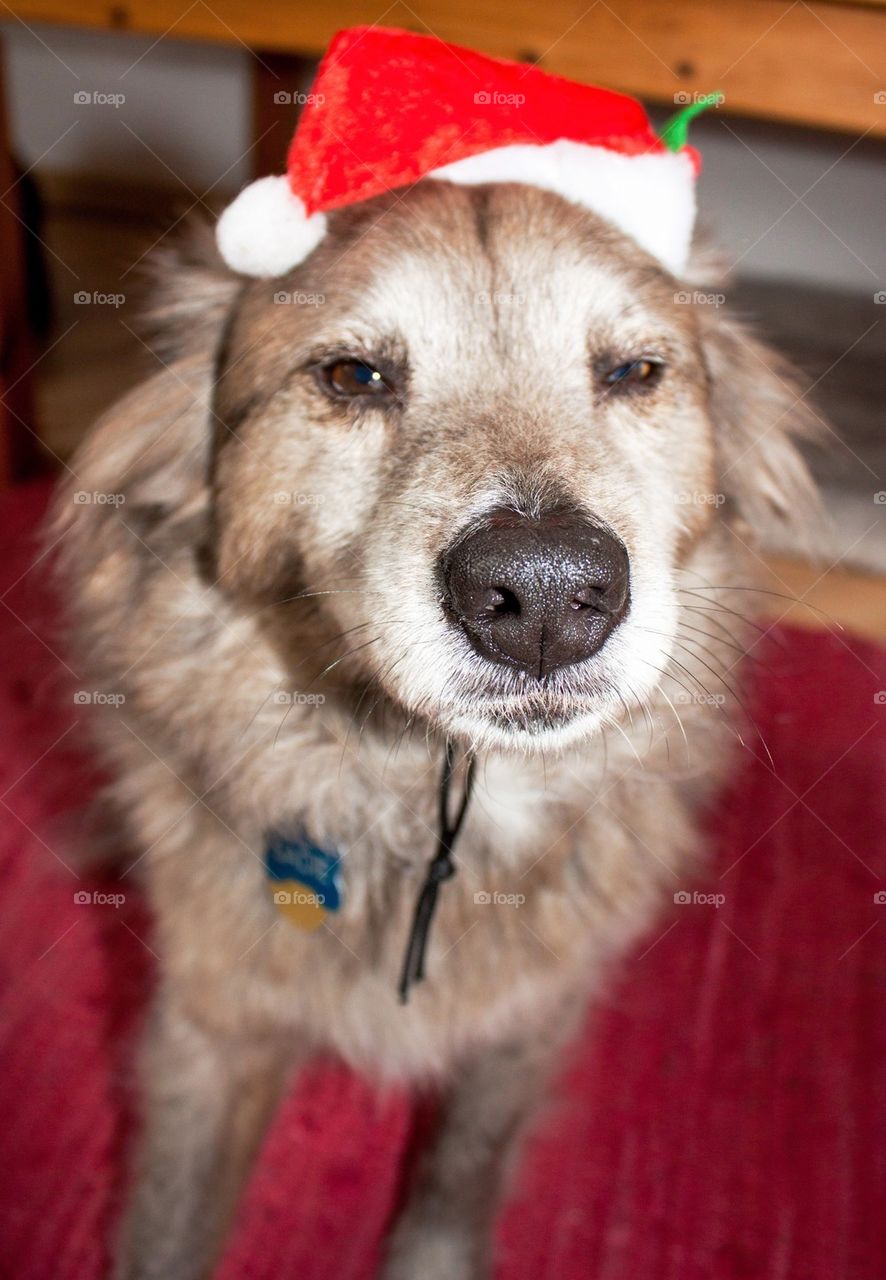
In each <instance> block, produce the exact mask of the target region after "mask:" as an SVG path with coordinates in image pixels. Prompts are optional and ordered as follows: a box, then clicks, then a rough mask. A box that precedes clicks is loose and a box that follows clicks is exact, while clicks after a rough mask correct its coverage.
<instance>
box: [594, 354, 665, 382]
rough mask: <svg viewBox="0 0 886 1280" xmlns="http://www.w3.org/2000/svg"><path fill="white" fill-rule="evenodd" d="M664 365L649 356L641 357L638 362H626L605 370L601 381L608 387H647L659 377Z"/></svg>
mask: <svg viewBox="0 0 886 1280" xmlns="http://www.w3.org/2000/svg"><path fill="white" fill-rule="evenodd" d="M663 369H664V364H663V362H662V361H661V360H655V359H653V358H652V357H651V356H641V357H640V358H639V359H638V360H626V361H625V362H624V363H623V364H618V365H616V366H615V368H614V369H607V370H606V371H605V373H604V374H603V381H604V382H605V383H606V384H607V385H608V386H610V387H623V386H639V385H640V384H644V383H645V384H646V385H649V384H650V383H653V382H657V381H658V379H659V378H660V377H661V374H662V370H663Z"/></svg>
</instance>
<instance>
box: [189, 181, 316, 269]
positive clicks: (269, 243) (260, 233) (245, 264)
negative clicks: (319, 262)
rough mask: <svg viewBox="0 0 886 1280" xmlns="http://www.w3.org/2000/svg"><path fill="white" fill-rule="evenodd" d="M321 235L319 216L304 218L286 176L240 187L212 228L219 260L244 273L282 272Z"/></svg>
mask: <svg viewBox="0 0 886 1280" xmlns="http://www.w3.org/2000/svg"><path fill="white" fill-rule="evenodd" d="M325 234H326V218H325V216H324V215H323V214H322V213H315V214H312V215H311V217H310V218H309V217H308V216H307V214H306V212H305V206H304V205H303V204H302V202H301V200H300V199H299V198H298V196H297V195H295V193H294V192H293V190H292V188H291V187H290V185H289V180H288V179H287V178H286V177H271V178H259V179H258V181H257V182H252V183H250V185H249V186H248V187H244V188H243V190H242V191H241V192H240V194H239V195H238V196H237V198H236V200H234V201H233V203H232V204H229V205H228V207H227V209H225V211H224V213H223V214H222V215H221V217H220V218H219V220H218V222H217V224H216V228H215V239H216V243H217V245H218V249H219V253H220V254H221V256H222V257H223V258H224V260H225V262H226V263H227V264H228V266H229V267H231V268H232V270H234V271H239V272H241V273H242V274H243V275H247V276H282V275H285V274H286V272H287V271H290V270H291V269H292V268H293V267H295V266H297V265H298V263H300V262H304V260H305V258H307V256H308V254H310V253H313V251H314V249H316V247H317V245H318V244H319V243H320V241H321V240H322V239H323V237H324V236H325Z"/></svg>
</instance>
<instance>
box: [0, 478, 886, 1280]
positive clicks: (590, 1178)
mask: <svg viewBox="0 0 886 1280" xmlns="http://www.w3.org/2000/svg"><path fill="white" fill-rule="evenodd" d="M44 499H45V494H44V492H43V491H42V490H40V489H36V490H25V491H22V492H19V493H16V494H15V495H14V496H13V497H12V498H7V499H6V500H5V501H4V503H3V505H2V510H0V527H2V528H3V529H4V530H5V531H6V535H7V536H6V539H5V543H6V551H5V555H4V557H3V563H2V569H0V576H2V585H0V592H2V593H5V594H3V595H2V600H3V608H2V609H0V673H2V680H0V698H2V724H3V728H4V734H3V739H2V746H0V876H2V885H3V890H2V892H3V899H2V901H3V910H2V915H0V1000H2V1039H0V1179H2V1190H0V1204H2V1209H0V1275H2V1276H3V1277H14V1280H98V1277H102V1276H105V1275H106V1274H107V1270H108V1261H107V1250H106V1246H105V1243H104V1241H105V1240H106V1237H107V1234H108V1231H109V1228H110V1226H111V1224H112V1223H113V1220H114V1215H115V1213H116V1211H117V1204H118V1200H119V1194H120V1192H119V1186H120V1178H121V1165H122V1154H123V1152H122V1135H123V1133H124V1131H125V1112H126V1105H125V1104H126V1084H127V1073H128V1069H129V1065H130V1062H131V1053H132V1043H133V1038H134V1034H135V1031H136V1030H137V1027H138V1019H139V1015H140V1011H141V1009H142V1007H143V1003H144V996H145V992H146V990H147V987H148V985H149V982H150V968H151V961H152V957H151V954H150V952H149V950H148V949H147V946H146V945H145V943H149V942H150V928H149V922H148V921H147V920H146V919H145V917H144V914H143V912H142V911H141V910H140V908H139V904H138V902H136V901H135V900H134V898H133V896H132V889H131V887H130V886H129V885H128V884H126V885H125V886H123V887H124V889H125V892H126V894H127V899H126V902H125V903H124V904H123V905H121V906H119V907H113V906H109V905H96V904H92V905H88V906H83V905H79V904H77V903H76V902H75V901H74V893H75V891H82V890H87V891H94V890H96V889H98V888H101V887H103V888H104V889H105V890H106V891H107V892H119V891H120V888H121V886H115V885H114V884H105V885H104V886H100V885H98V884H97V883H94V882H89V883H86V882H81V881H78V880H77V879H76V877H75V876H74V875H73V874H72V873H71V872H70V871H69V870H66V868H65V866H64V865H63V860H64V856H65V848H66V844H67V845H68V847H70V841H71V839H72V832H71V819H70V816H69V815H70V811H71V809H72V806H76V805H78V804H79V803H80V801H81V800H82V799H83V798H84V797H85V796H86V795H87V794H88V791H89V787H90V776H89V767H88V764H87V763H86V762H85V761H84V759H83V757H82V755H81V744H82V732H81V730H80V729H79V728H78V727H77V726H78V725H79V724H80V722H81V720H82V709H81V708H78V707H77V706H76V705H74V703H73V701H72V698H71V689H72V688H76V687H77V682H76V678H75V676H74V675H73V673H71V672H69V671H67V670H65V667H64V664H63V663H62V661H61V659H60V657H59V656H58V655H59V654H62V652H63V650H62V646H61V645H60V643H59V641H58V637H57V633H56V631H55V630H54V628H55V623H54V622H53V618H52V609H51V607H50V604H49V600H48V594H47V591H46V585H45V575H44V573H43V569H44V566H43V565H42V564H40V565H37V566H36V567H34V568H32V567H31V566H32V564H33V561H34V558H35V554H36V553H35V549H34V542H33V526H34V522H35V519H36V518H37V516H38V514H39V511H40V509H41V508H42V505H43V502H44ZM779 641H780V642H781V643H780V644H778V645H777V644H776V643H774V642H772V641H767V642H766V643H765V646H764V647H762V648H761V649H760V656H761V657H763V658H764V659H765V665H763V666H761V668H760V672H759V677H758V685H757V689H756V694H755V702H756V708H757V720H758V723H759V725H760V729H761V732H762V734H763V736H764V738H765V740H766V741H767V743H768V745H769V748H770V750H771V752H772V755H773V757H774V759H775V762H776V770H777V776H775V774H774V773H773V771H772V768H771V765H770V764H769V763H768V761H767V760H765V759H764V757H763V754H762V752H761V753H760V757H759V759H752V758H750V757H748V758H747V760H746V762H745V765H744V768H743V770H742V773H741V776H740V777H739V778H737V779H736V782H735V785H734V788H733V790H732V793H731V795H730V796H728V797H727V798H725V799H724V801H723V803H722V805H721V808H720V812H719V815H718V819H717V821H716V822H715V823H714V824H713V831H714V835H713V836H712V843H713V844H714V850H713V852H714V855H715V866H716V868H717V869H716V871H715V874H714V877H713V881H714V882H712V884H711V886H710V888H711V889H712V890H714V891H716V892H718V893H723V894H725V902H724V903H723V905H722V906H721V907H720V908H719V909H716V908H714V907H712V906H705V905H690V906H679V907H675V908H674V910H673V912H672V913H671V914H670V915H669V917H668V918H667V919H666V920H664V921H663V922H662V924H661V926H660V928H658V929H657V930H656V931H654V932H653V934H652V935H651V936H650V937H649V939H648V941H647V942H646V943H645V944H644V945H643V946H642V947H640V948H638V952H637V954H636V955H635V956H634V957H633V958H632V959H631V960H630V961H629V962H628V963H627V965H626V966H625V968H624V971H623V976H622V979H621V981H620V982H619V984H618V986H617V987H616V988H615V989H613V990H612V991H610V992H609V993H608V995H607V997H606V1000H605V1003H604V1007H603V1009H602V1010H601V1011H600V1013H599V1015H598V1017H597V1020H596V1021H597V1025H596V1029H595V1033H594V1035H593V1036H591V1035H588V1036H587V1037H586V1038H585V1039H584V1040H583V1041H582V1043H580V1044H579V1045H578V1046H577V1047H576V1051H575V1054H574V1056H573V1060H572V1062H571V1064H570V1065H569V1067H568V1069H567V1071H566V1072H565V1075H564V1078H563V1081H562V1083H561V1085H560V1088H559V1089H558V1092H557V1098H556V1101H555V1103H554V1105H553V1106H552V1107H551V1109H550V1111H549V1114H548V1116H547V1118H546V1122H545V1125H544V1126H543V1128H542V1131H541V1132H539V1134H538V1135H537V1138H536V1139H535V1141H534V1142H533V1143H532V1144H531V1147H530V1150H529V1152H528V1153H527V1158H526V1161H525V1164H524V1169H523V1174H522V1178H521V1185H520V1187H519V1190H518V1194H517V1196H516V1197H515V1199H514V1200H513V1202H512V1204H511V1206H510V1207H509V1208H508V1210H507V1211H506V1212H505V1214H504V1217H503V1220H502V1222H501V1223H500V1227H499V1262H498V1269H497V1276H498V1277H499V1280H545V1278H548V1280H554V1277H556V1280H578V1278H579V1277H582V1278H584V1280H739V1278H747V1280H882V1278H883V1277H886V1212H884V1206H886V1017H884V1011H886V963H884V961H886V901H884V902H883V904H882V905H880V904H878V903H877V902H876V901H875V893H876V892H877V891H878V890H880V889H881V888H883V889H884V890H886V847H884V845H886V698H884V702H883V703H880V702H878V701H877V699H876V694H877V692H878V691H879V690H886V653H883V652H881V651H879V650H877V649H875V648H873V647H872V646H870V645H866V644H864V643H862V642H860V641H857V640H852V639H847V638H845V637H844V638H842V639H838V638H836V637H833V636H828V635H809V634H803V633H800V632H794V631H787V630H785V631H782V632H781V633H780V635H779ZM63 820H64V826H63V825H62V821H63ZM60 859H61V860H60ZM720 877H722V878H720ZM142 939H144V940H145V941H144V942H143V941H142ZM411 1125H412V1119H411V1116H410V1113H409V1108H408V1105H407V1102H406V1100H405V1099H403V1098H399V1097H387V1098H381V1097H378V1096H377V1095H375V1094H374V1093H373V1092H372V1091H371V1090H370V1089H368V1088H367V1087H366V1086H365V1085H363V1084H362V1083H361V1082H360V1081H358V1080H356V1079H354V1078H353V1077H352V1076H350V1075H349V1074H348V1073H347V1072H345V1071H343V1070H341V1069H338V1068H323V1067H318V1068H317V1070H316V1071H315V1072H314V1073H312V1076H311V1079H310V1080H303V1081H301V1082H300V1084H299V1086H298V1087H297V1088H296V1089H295V1090H294V1091H293V1093H292V1095H291V1096H290V1097H289V1099H288V1101H287V1103H286V1104H285V1106H284V1108H283V1111H282V1113H281V1115H280V1116H279V1118H278V1121H277V1123H276V1125H275V1127H274V1129H273V1132H272V1133H271V1136H270V1138H269V1140H268V1143H267V1146H266V1148H265V1151H264V1154H263V1157H262V1159H261V1161H260V1165H259V1168H258V1170H257V1172H256V1175H255V1177H254V1179H253V1182H252V1185H251V1187H250V1190H249V1193H248V1195H247V1198H246V1201H245V1204H244V1206H243V1209H242V1213H241V1217H240V1220H239V1223H238V1225H237V1228H236V1230H235V1233H234V1237H233V1239H232V1242H231V1244H230V1247H229V1250H228V1253H227V1256H226V1258H225V1259H224V1262H223V1264H222V1266H221V1268H220V1270H219V1280H286V1278H287V1277H292V1280H321V1278H322V1280H332V1278H334V1280H370V1277H371V1276H373V1274H374V1271H375V1267H376V1263H377V1258H378V1248H379V1240H380V1237H381V1235H382V1232H383V1229H384V1225H385V1222H386V1220H387V1218H388V1215H389V1214H390V1212H391V1210H392V1206H393V1205H394V1203H395V1201H396V1197H397V1194H398V1186H399V1173H400V1168H401V1165H402V1161H403V1159H404V1156H405V1153H406V1150H407V1145H408V1142H409V1135H410V1131H411ZM417 1280H419V1278H417Z"/></svg>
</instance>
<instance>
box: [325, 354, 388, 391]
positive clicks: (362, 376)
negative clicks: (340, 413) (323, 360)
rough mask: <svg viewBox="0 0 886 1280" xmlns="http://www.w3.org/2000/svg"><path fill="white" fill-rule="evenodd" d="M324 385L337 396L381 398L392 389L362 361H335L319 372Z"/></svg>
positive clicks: (376, 371) (376, 370)
mask: <svg viewBox="0 0 886 1280" xmlns="http://www.w3.org/2000/svg"><path fill="white" fill-rule="evenodd" d="M321 373H322V378H323V382H324V385H325V386H326V387H327V389H328V390H330V391H332V392H333V393H334V394H335V395H337V396H342V397H345V398H347V399H349V400H350V399H353V398H354V397H356V396H362V397H364V398H366V397H377V398H383V397H386V396H390V395H393V387H392V386H391V384H390V383H389V382H388V381H387V379H386V378H385V377H384V375H383V374H382V373H380V372H379V370H378V369H374V368H373V367H372V365H371V364H366V363H365V362H364V361H362V360H336V361H335V362H334V363H333V364H329V365H326V366H325V368H323V369H322V370H321Z"/></svg>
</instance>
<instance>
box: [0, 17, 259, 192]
mask: <svg viewBox="0 0 886 1280" xmlns="http://www.w3.org/2000/svg"><path fill="white" fill-rule="evenodd" d="M0 29H2V33H3V43H4V46H5V62H6V79H7V84H8V90H7V93H8V96H9V104H8V105H9V114H10V126H11V130H12V137H13V143H14V146H15V148H16V152H17V154H18V157H19V159H20V161H21V162H22V163H23V164H24V165H25V166H28V165H31V164H36V168H37V170H38V172H39V170H40V169H41V168H46V169H51V170H54V171H56V172H58V171H61V172H71V171H77V170H86V171H88V172H89V173H91V174H96V175H99V176H102V177H106V176H114V175H118V176H120V177H122V178H127V179H138V178H146V179H149V180H151V181H160V182H165V183H167V184H168V183H170V182H172V181H175V180H176V179H177V180H178V181H180V182H182V183H183V184H186V185H187V186H189V187H190V188H192V190H193V191H194V192H195V193H196V194H198V195H202V194H203V192H204V191H205V190H206V189H207V188H208V187H210V186H212V185H213V184H215V183H218V184H219V190H220V191H225V190H237V189H238V188H239V187H240V186H241V185H242V184H243V183H244V182H246V181H247V180H248V178H249V170H248V166H247V163H246V161H244V160H243V158H242V157H243V156H244V153H245V152H246V150H247V148H248V147H249V144H250V141H251V138H250V136H249V111H250V86H249V75H248V64H249V55H248V54H247V52H246V50H245V49H242V50H241V49H238V48H230V47H228V46H222V45H203V44H194V43H191V42H186V41H183V40H173V39H165V40H161V41H159V42H156V43H155V42H154V40H153V39H149V38H143V37H141V36H127V35H117V34H110V33H104V32H101V33H91V32H82V31H73V30H68V29H62V28H56V27H46V26H37V25H35V26H34V27H33V29H32V30H33V34H32V33H31V31H29V30H28V29H27V28H25V27H24V26H21V25H19V24H18V23H15V24H10V23H6V24H4V25H3V27H2V28H0ZM38 37H39V38H38ZM41 41H42V42H43V43H41ZM78 92H86V93H93V94H94V93H103V94H123V95H124V97H125V102H124V103H123V104H122V105H121V106H119V107H114V106H111V105H99V104H95V103H90V104H86V105H78V104H77V103H76V102H75V101H74V95H75V94H76V93H78ZM71 126H73V128H72V127H71ZM130 131H131V132H130Z"/></svg>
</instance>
